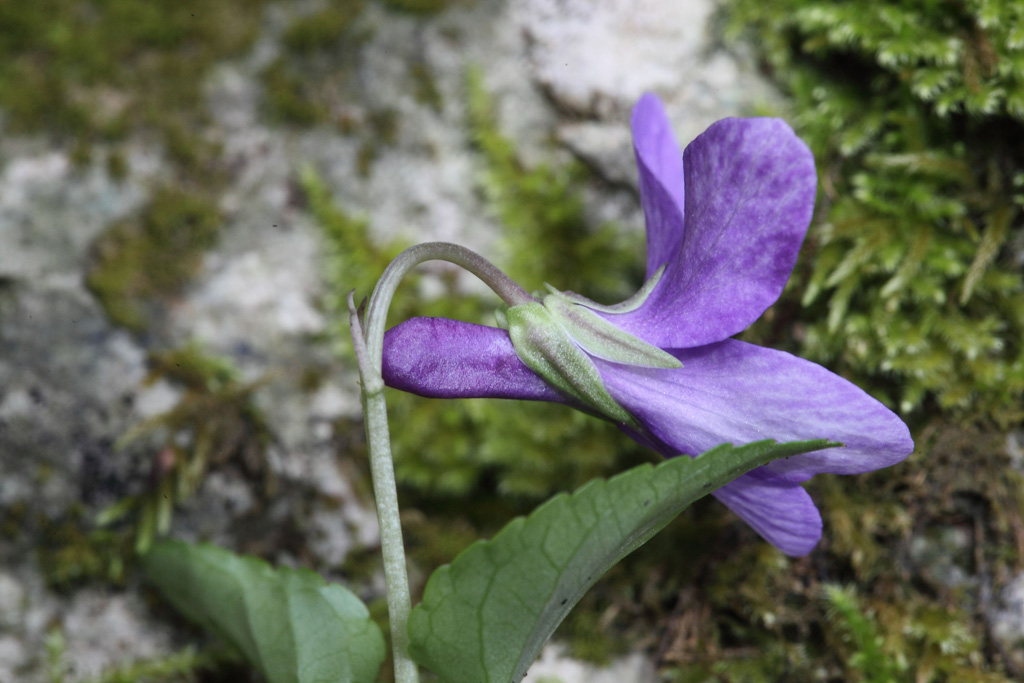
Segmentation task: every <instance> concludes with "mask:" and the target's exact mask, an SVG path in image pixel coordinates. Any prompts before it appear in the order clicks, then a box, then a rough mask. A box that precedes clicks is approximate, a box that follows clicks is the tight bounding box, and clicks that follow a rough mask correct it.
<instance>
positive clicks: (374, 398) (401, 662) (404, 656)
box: [348, 242, 533, 683]
mask: <svg viewBox="0 0 1024 683" xmlns="http://www.w3.org/2000/svg"><path fill="white" fill-rule="evenodd" d="M432 260H442V261H449V262H451V263H454V264H456V265H458V266H462V267H463V268H465V269H466V270H468V271H469V272H471V273H473V274H474V275H476V276H477V277H479V278H480V279H481V280H483V281H484V282H485V283H487V284H488V285H489V286H490V287H491V289H493V290H494V291H495V292H496V293H497V294H498V296H500V297H501V298H502V299H503V300H504V301H505V302H506V303H508V304H509V305H510V306H515V305H517V304H522V303H526V302H528V301H533V297H531V296H530V295H529V294H527V293H526V291H525V290H524V289H523V288H522V287H520V286H519V285H517V284H516V283H515V282H513V281H512V280H511V279H509V277H508V276H507V275H505V274H504V273H503V272H501V271H500V270H498V268H497V267H495V266H494V265H493V264H492V263H490V262H489V261H487V260H486V259H484V258H483V257H482V256H480V255H479V254H476V253H474V252H472V251H470V250H469V249H466V248H465V247H460V246H459V245H457V244H449V243H447V242H427V243H424V244H418V245H416V246H414V247H410V248H409V249H406V250H405V251H403V252H402V253H401V254H399V255H398V256H397V257H396V258H395V260H394V261H392V262H391V263H390V264H389V265H388V267H387V268H386V269H385V270H384V274H383V275H382V276H381V278H380V280H379V281H378V282H377V286H376V287H374V289H373V294H372V295H371V296H370V301H369V304H367V307H366V331H365V334H364V332H363V326H362V324H361V323H360V320H359V312H358V311H357V309H356V305H355V299H354V297H353V294H352V293H349V295H348V309H349V322H350V324H351V326H352V343H353V344H354V346H355V351H356V362H357V363H358V365H359V378H360V380H361V382H362V388H363V416H364V423H365V427H366V444H367V450H368V451H369V456H370V474H371V476H372V478H373V495H374V498H375V500H376V505H377V521H378V524H379V525H380V544H381V553H382V554H383V556H384V580H385V582H386V584H387V600H388V615H389V617H390V620H391V648H392V654H393V656H394V662H395V683H419V671H418V670H417V668H416V663H415V662H413V661H412V659H411V658H410V657H409V632H408V623H409V613H410V612H411V611H412V606H411V605H412V603H411V599H410V597H409V576H408V573H407V571H406V566H405V546H404V544H403V543H402V524H401V519H400V517H399V511H398V489H397V487H396V485H395V467H394V463H393V461H392V458H391V437H390V434H389V433H388V415H387V405H386V403H385V401H384V378H383V377H382V376H381V366H382V363H383V353H384V328H385V326H386V324H387V314H388V308H389V307H390V305H391V299H392V298H393V297H394V295H395V290H396V289H397V288H398V283H399V282H400V281H401V279H402V278H403V277H404V276H405V274H406V273H408V272H409V271H410V270H411V269H412V268H414V267H415V266H417V265H419V264H420V263H423V262H424V261H432Z"/></svg>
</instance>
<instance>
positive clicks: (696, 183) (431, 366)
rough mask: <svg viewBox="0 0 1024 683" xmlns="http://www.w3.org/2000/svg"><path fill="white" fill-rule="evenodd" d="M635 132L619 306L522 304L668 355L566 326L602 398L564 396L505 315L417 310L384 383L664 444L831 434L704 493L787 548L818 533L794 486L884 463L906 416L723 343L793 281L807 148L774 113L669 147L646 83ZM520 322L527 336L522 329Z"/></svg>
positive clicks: (906, 443)
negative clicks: (592, 422)
mask: <svg viewBox="0 0 1024 683" xmlns="http://www.w3.org/2000/svg"><path fill="white" fill-rule="evenodd" d="M632 129H633V146H634V151H635V153H636V159H637V165H638V167H639V173H640V199H641V204H642V206H643V211H644V216H645V219H646V223H647V277H648V278H649V279H648V283H647V284H646V285H645V287H644V289H643V290H641V292H640V293H639V294H638V295H637V297H634V298H633V299H631V300H630V301H629V302H624V303H623V304H620V305H619V306H600V305H598V304H596V303H594V302H590V301H588V300H586V299H584V298H583V297H580V296H579V295H576V294H573V293H559V292H557V291H554V290H552V291H553V294H552V295H551V296H548V297H544V299H543V302H540V301H538V302H537V303H530V304H525V305H524V307H537V309H538V310H541V309H542V308H543V309H544V310H547V309H550V310H552V311H555V313H556V317H557V312H558V310H562V311H563V312H564V311H569V314H568V315H569V318H566V317H565V316H563V317H561V318H558V320H560V321H562V322H564V321H566V320H568V321H569V323H572V322H573V321H575V320H576V319H577V314H578V316H579V318H580V319H584V323H583V328H579V329H584V328H586V327H587V323H586V322H585V321H586V320H590V321H595V320H596V319H597V318H600V319H601V320H604V321H607V322H608V323H611V325H610V326H606V327H608V328H609V329H613V330H615V331H616V332H615V334H618V335H619V336H620V337H621V338H622V339H624V340H625V341H626V343H627V344H631V345H632V346H631V348H640V354H641V356H643V354H644V351H643V348H649V349H651V351H652V352H653V353H654V354H659V353H662V351H664V352H667V353H666V354H662V355H663V356H665V357H666V358H668V361H669V363H665V362H664V361H659V360H657V359H655V360H650V361H649V360H645V359H646V358H649V357H650V355H648V356H644V357H642V358H640V360H625V361H624V360H623V359H622V357H619V356H616V355H615V353H611V354H606V353H603V352H602V351H601V350H600V349H596V350H595V347H594V345H592V344H590V343H589V340H592V339H595V338H596V337H594V336H593V335H590V334H589V331H588V330H587V329H584V332H585V333H586V334H585V335H578V334H576V333H575V331H574V330H575V329H577V328H573V327H572V325H571V324H569V326H568V327H567V328H566V329H568V335H566V334H565V330H562V332H561V334H562V336H561V337H559V340H562V341H559V342H558V344H556V345H557V346H559V348H563V347H565V346H567V345H568V346H573V345H572V344H566V343H564V340H567V339H568V340H571V341H573V342H576V345H575V346H573V350H572V352H573V353H574V354H576V355H577V356H579V358H576V360H575V362H577V363H583V364H585V365H587V368H588V370H587V371H588V372H592V370H591V369H590V367H591V364H592V368H593V369H596V374H593V377H595V378H599V379H598V380H597V383H598V385H599V386H598V387H597V388H596V392H597V393H598V394H600V395H603V396H605V397H606V403H605V404H599V403H598V402H596V401H595V400H591V399H590V397H591V395H592V394H591V393H587V391H586V390H584V392H583V393H579V392H576V391H575V389H574V387H575V386H576V384H573V380H571V379H570V380H567V381H569V382H570V385H571V386H570V385H566V384H564V383H563V384H559V382H558V381H551V379H552V376H551V375H550V374H549V373H547V372H544V374H545V376H546V377H547V378H548V379H547V380H545V379H543V378H542V377H541V375H539V374H538V372H541V371H542V370H538V367H541V366H543V365H544V363H545V362H546V361H545V360H544V359H541V361H540V365H538V364H537V363H536V362H530V364H529V365H527V363H524V360H522V359H521V358H526V359H527V360H529V358H530V357H529V356H528V355H527V354H522V352H523V351H524V348H523V342H522V341H521V340H522V339H523V337H522V335H520V337H519V338H518V339H519V340H520V341H517V342H516V344H515V345H514V344H513V338H515V328H514V327H513V328H512V329H513V335H512V337H510V332H509V331H506V330H504V329H499V328H494V327H486V326H482V325H474V324H470V323H465V322H459V321H455V320H448V319H445V318H414V319H412V320H408V321H406V322H404V323H402V324H401V325H398V326H397V327H395V328H393V329H391V330H389V331H388V332H387V334H386V336H385V343H384V360H383V376H384V380H385V382H386V383H387V385H388V386H391V387H395V388H397V389H402V390H404V391H409V392H412V393H415V394H419V395H422V396H429V397H438V398H472V397H484V398H514V399H526V400H537V401H553V402H558V403H567V404H569V405H574V406H576V407H579V408H583V409H587V410H590V411H591V412H598V413H600V414H603V416H604V417H607V418H608V419H611V420H613V421H615V422H616V423H617V424H618V425H619V427H620V428H621V429H622V430H623V431H625V432H626V433H627V434H629V435H630V436H631V437H633V438H634V439H636V440H637V441H639V442H640V443H643V444H645V445H648V446H650V447H652V448H655V449H656V450H658V451H659V452H660V453H662V454H663V455H665V456H666V457H674V456H677V455H680V454H687V455H695V454H698V453H702V452H703V451H705V450H707V449H709V448H711V447H713V446H716V445H718V444H720V443H724V442H731V443H734V444H741V443H747V442H750V441H757V440H760V439H768V438H771V439H776V440H778V441H798V440H804V439H816V438H824V439H830V440H832V441H839V442H842V443H843V444H845V447H843V448H836V449H829V450H825V451H817V452H815V453H808V454H805V455H801V456H794V457H791V458H788V459H785V460H782V461H776V462H774V463H771V464H769V465H767V466H765V467H761V468H758V469H757V470H754V471H753V472H750V473H749V474H747V475H745V476H743V477H740V478H739V479H736V480H735V481H733V482H732V483H730V484H728V485H726V486H724V487H722V488H721V489H719V490H717V491H715V492H714V495H715V497H717V498H718V499H719V500H720V501H721V502H723V503H725V504H726V505H727V506H728V507H730V508H731V509H732V510H733V511H734V512H735V513H736V514H738V515H739V516H740V517H741V518H743V519H744V520H745V521H746V522H747V523H748V524H750V525H751V526H752V527H753V528H754V529H755V530H756V531H757V532H758V533H760V534H761V535H762V536H763V537H764V538H765V539H767V540H768V541H769V542H771V543H772V544H774V545H775V546H776V547H778V548H779V549H780V550H782V551H783V552H784V553H786V554H788V555H804V554H806V553H808V552H810V551H811V549H812V548H814V546H815V545H816V544H817V542H818V540H819V538H820V537H821V516H820V514H819V512H818V510H817V508H816V507H815V505H814V503H813V501H812V500H811V498H810V496H809V495H808V494H807V492H806V491H805V490H804V489H803V487H802V486H801V485H800V483H801V482H803V481H806V480H807V479H809V478H811V477H812V476H814V475H815V474H818V473H820V472H833V473H837V474H858V473H862V472H869V471H871V470H876V469H879V468H882V467H888V466H889V465H893V464H895V463H897V462H900V461H901V460H903V459H904V458H906V457H907V455H909V454H910V452H911V451H912V450H913V448H914V444H913V441H912V440H911V438H910V433H909V431H908V429H907V427H906V425H905V424H904V423H903V422H902V421H901V420H900V419H899V418H898V417H897V416H896V415H895V414H893V413H892V412H891V411H890V410H888V409H887V408H886V407H884V406H883V405H882V404H881V403H879V402H878V401H876V400H875V399H873V398H871V397H870V396H868V395H867V394H866V393H864V392H863V391H862V390H861V389H859V388H858V387H856V386H854V385H853V384H851V383H850V382H848V381H846V380H845V379H843V378H841V377H839V376H837V375H834V374H832V373H831V372H829V371H828V370H826V369H824V368H822V367H821V366H818V365H816V364H814V363H811V362H809V361H806V360H803V359H800V358H797V357H795V356H792V355H790V354H788V353H784V352H782V351H776V350H773V349H767V348H762V347H759V346H754V345H752V344H747V343H744V342H741V341H737V340H734V339H730V337H731V336H732V335H735V334H737V333H738V332H741V331H742V330H744V329H745V328H746V327H747V326H748V325H750V324H751V323H753V322H754V321H755V320H756V319H757V318H758V317H760V316H761V314H762V313H763V312H764V311H765V309H767V308H768V307H769V306H770V305H771V304H772V303H774V302H775V301H776V299H778V297H779V295H780V294H781V292H782V289H783V287H784V286H785V284H786V281H787V280H788V279H789V275H790V272H791V271H792V269H793V265H794V263H795V262H796V257H797V252H798V251H799V249H800V244H801V242H802V241H803V238H804V234H805V232H806V231H807V226H808V224H809V223H810V220H811V214H812V211H813V208H814V196H815V189H816V183H817V180H816V175H815V170H814V159H813V157H812V155H811V152H810V151H809V150H808V149H807V146H806V145H804V143H803V142H802V141H801V140H800V139H799V138H797V137H796V135H795V134H794V133H793V131H792V130H791V129H790V128H789V126H788V125H787V124H786V123H785V122H783V121H781V120H779V119H769V118H748V119H738V118H731V119H724V120H722V121H719V122H717V123H715V124H713V125H712V126H711V127H710V128H708V130H707V131H705V132H704V133H703V134H702V135H700V136H699V137H697V139H696V140H694V141H693V142H692V143H690V145H689V146H688V147H687V148H686V151H685V153H683V154H680V152H679V146H678V144H677V142H676V140H675V137H674V136H673V134H672V131H671V128H670V124H669V121H668V118H667V116H666V115H665V112H664V109H663V107H662V104H661V102H660V101H659V100H658V98H657V97H655V96H654V95H650V94H648V95H645V96H644V97H643V98H641V100H640V101H639V102H638V103H637V105H636V107H635V108H634V110H633V117H632ZM551 297H555V299H551ZM549 303H550V304H551V305H549ZM555 304H557V307H556V306H555ZM519 308H521V307H520V306H516V307H513V308H512V309H509V313H510V314H511V313H512V312H513V311H516V309H519ZM544 310H541V313H542V314H543V315H547V313H544ZM510 320H511V316H510ZM595 325H596V326H592V327H594V329H596V328H597V327H601V326H603V325H604V323H602V322H600V321H597V322H596V323H595ZM526 329H527V336H529V332H530V331H531V330H533V329H534V328H532V327H527V328H526ZM602 329H603V328H602ZM590 331H592V330H590ZM598 331H599V332H600V330H598ZM541 336H543V335H541ZM613 336H614V335H613ZM581 339H583V341H582V342H581V341H580V340H581ZM553 344H554V342H553ZM577 347H578V348H577ZM517 350H518V351H519V352H520V353H517ZM659 350H661V351H659ZM521 354H522V355H521ZM546 357H547V356H545V358H546ZM574 358H575V356H574ZM630 358H634V356H630ZM580 359H582V360H580ZM677 361H678V362H677ZM679 362H681V367H679ZM670 365H675V367H670ZM573 367H575V366H573ZM531 368H533V369H531ZM569 374H570V375H571V374H572V373H571V372H570V373H569ZM560 376H561V377H565V376H566V375H565V373H563V374H562V375H560ZM556 379H557V378H556ZM584 384H585V382H584ZM556 386H557V387H558V388H556ZM567 386H568V390H567V389H566V387H567ZM607 401H611V403H610V404H608V403H607ZM603 405H610V409H605V408H602V407H599V406H603Z"/></svg>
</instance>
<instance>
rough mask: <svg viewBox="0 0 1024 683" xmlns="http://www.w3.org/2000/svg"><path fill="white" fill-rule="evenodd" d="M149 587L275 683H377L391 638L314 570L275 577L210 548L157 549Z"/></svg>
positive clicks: (253, 561) (256, 563) (151, 556)
mask: <svg viewBox="0 0 1024 683" xmlns="http://www.w3.org/2000/svg"><path fill="white" fill-rule="evenodd" d="M142 566H143V570H144V571H145V573H146V576H147V577H148V579H149V580H150V581H151V582H152V583H154V584H155V585H156V586H157V587H158V588H159V589H160V590H161V592H163V594H164V596H165V597H166V598H167V599H168V600H169V601H170V602H171V604H173V605H174V606H175V607H176V608H178V610H180V611H181V612H182V613H183V614H184V615H185V616H187V617H188V618H189V619H191V620H193V621H195V622H197V623H199V624H201V625H202V626H205V627H206V628H208V629H209V630H211V631H213V632H214V633H216V634H217V635H219V636H220V637H222V638H223V639H224V640H226V641H227V642H229V643H230V644H231V645H233V646H234V647H236V648H238V650H239V651H241V653H242V654H243V655H245V657H246V659H248V660H249V662H250V663H251V664H252V665H253V666H254V667H256V668H257V669H259V671H260V672H261V673H262V674H263V675H264V676H265V677H266V679H267V680H268V681H269V683H373V681H375V680H376V679H377V672H378V670H379V669H380V665H381V663H382V662H383V661H384V657H385V650H384V636H383V635H382V634H381V631H380V629H379V628H378V627H377V625H376V624H375V623H373V622H372V621H371V620H370V614H369V612H368V611H367V609H366V606H365V605H364V604H363V603H362V601H361V600H360V599H359V598H357V597H356V596H355V595H353V594H352V593H351V592H350V591H349V590H348V589H346V588H344V587H342V586H340V585H338V584H332V583H327V582H326V581H324V579H323V578H322V577H321V576H320V575H319V574H317V573H315V572H312V571H309V570H307V569H288V568H286V567H282V568H279V569H276V570H275V569H273V568H271V567H270V565H268V564H267V563H266V562H263V561H262V560H259V559H257V558H255V557H247V556H242V555H235V554H233V553H231V552H228V551H227V550H224V549H222V548H217V547H215V546H211V545H189V544H187V543H181V542H179V541H160V542H157V543H154V544H153V546H152V548H150V550H149V552H147V553H146V554H145V555H143V556H142Z"/></svg>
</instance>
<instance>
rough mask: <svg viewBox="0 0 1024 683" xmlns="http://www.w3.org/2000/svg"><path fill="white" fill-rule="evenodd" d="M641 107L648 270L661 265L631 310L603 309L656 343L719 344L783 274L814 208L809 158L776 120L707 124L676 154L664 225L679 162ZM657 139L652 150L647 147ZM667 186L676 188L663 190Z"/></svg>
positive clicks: (650, 109) (761, 306)
mask: <svg viewBox="0 0 1024 683" xmlns="http://www.w3.org/2000/svg"><path fill="white" fill-rule="evenodd" d="M652 98H653V96H652ZM645 101H646V98H645V100H644V101H642V103H644V102H645ZM638 106H639V105H638ZM642 111H643V112H644V113H643V115H642V116H639V117H637V116H636V115H634V135H635V136H637V138H638V142H637V150H638V151H637V157H638V160H639V163H640V166H641V171H640V176H641V188H642V192H643V193H644V195H645V196H644V198H643V202H644V212H645V216H646V219H647V221H648V227H647V230H648V240H649V241H650V244H649V245H648V268H647V270H648V274H650V273H651V271H652V268H651V265H652V258H653V259H654V260H655V261H656V260H659V259H665V260H666V261H667V263H668V265H667V267H666V270H665V273H664V275H663V276H662V279H661V281H660V282H659V283H658V285H657V287H655V289H654V291H653V292H652V293H651V295H650V297H649V298H648V299H647V301H646V302H645V303H644V304H643V305H642V306H641V307H640V308H638V309H637V310H635V311H632V312H630V313H623V314H605V315H606V317H608V319H609V320H611V321H612V322H614V323H615V324H616V325H618V326H619V327H621V328H622V329H624V330H626V331H627V332H630V333H632V334H634V335H636V336H638V337H640V338H642V339H644V340H646V341H648V342H650V343H652V344H654V345H656V346H660V347H662V348H688V347H693V346H700V345H703V344H709V343H713V342H717V341H721V340H723V339H726V338H728V337H730V336H732V335H734V334H736V333H737V332H740V331H742V330H744V329H746V327H747V326H749V325H750V323H752V322H754V321H755V320H757V318H758V317H760V315H761V314H762V313H763V312H764V311H765V309H766V308H768V306H770V305H771V304H772V303H774V302H775V300H776V299H778V297H779V294H780V293H781V292H782V288H783V287H784V286H785V284H786V280H788V279H789V275H790V273H791V272H792V270H793V265H794V264H795V263H796V257H797V253H798V252H799V250H800V245H801V243H802V242H803V238H804V234H805V233H806V231H807V226H808V224H809V223H810V220H811V215H812V213H813V210H814V195H815V190H816V185H817V179H816V175H815V171H814V157H813V156H812V155H811V152H810V150H809V149H808V148H807V146H806V145H805V144H804V143H803V142H802V141H801V140H800V139H799V138H798V137H796V135H795V134H794V133H793V131H792V129H791V128H790V127H789V126H788V125H787V124H786V123H785V122H784V121H782V120H780V119H766V118H751V119H724V120H722V121H719V122H717V123H715V124H712V126H711V127H710V128H708V129H707V130H706V131H705V132H704V133H702V134H701V135H700V136H699V137H697V139H695V140H694V141H693V142H692V143H690V145H689V146H688V147H687V148H686V152H685V153H684V155H683V168H684V178H685V185H686V193H685V199H684V209H685V211H684V212H683V213H684V215H685V221H684V222H683V223H680V224H679V226H678V227H677V228H673V226H674V225H675V221H676V218H675V214H674V213H673V212H672V210H671V206H670V202H673V201H678V199H679V198H681V197H682V195H683V192H682V184H681V183H680V182H679V179H678V177H677V176H678V168H677V167H676V166H675V165H674V164H672V163H670V161H669V159H671V157H672V155H673V154H675V153H676V149H677V148H676V147H675V144H674V141H672V140H671V136H670V135H669V134H668V133H667V132H665V127H666V126H667V125H668V124H667V122H665V121H664V120H663V117H664V113H663V112H661V110H660V108H658V107H655V106H654V105H653V104H651V103H650V102H647V103H646V104H645V105H644V109H643V110H642ZM637 118H639V119H640V121H641V122H642V123H643V125H638V123H637V120H636V119H637ZM638 130H639V131H640V132H639V133H638ZM666 138H668V140H667V141H665V139H666ZM659 140H661V141H662V142H661V143H660V144H662V145H664V148H665V150H666V151H663V152H661V153H657V152H655V151H653V150H652V149H651V147H653V146H654V145H655V144H657V141H659ZM645 177H646V178H647V179H646V180H644V178H645ZM674 186H678V188H679V189H678V190H674V189H666V188H672V187H674ZM673 193H675V194H673ZM671 230H674V231H675V232H673V233H672V235H669V234H668V232H669V231H671ZM652 236H653V237H652ZM673 239H676V240H679V244H678V246H677V247H674V246H673V244H674V242H673ZM659 265H660V264H659ZM656 267H657V266H655V268H656Z"/></svg>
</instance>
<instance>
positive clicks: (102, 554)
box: [36, 507, 132, 591]
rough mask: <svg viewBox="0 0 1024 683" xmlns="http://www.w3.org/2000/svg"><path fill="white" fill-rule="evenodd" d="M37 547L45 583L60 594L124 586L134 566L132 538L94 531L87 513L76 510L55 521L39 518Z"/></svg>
mask: <svg viewBox="0 0 1024 683" xmlns="http://www.w3.org/2000/svg"><path fill="white" fill-rule="evenodd" d="M38 522H39V533H40V536H39V537H40V539H41V541H40V543H39V544H38V545H37V546H36V554H37V557H38V560H39V569H40V572H41V574H42V577H43V580H44V581H45V582H46V584H47V585H48V586H49V587H50V588H52V589H54V590H60V591H67V590H71V589H73V588H75V587H77V586H80V585H82V584H85V583H95V582H101V583H107V584H113V585H123V583H124V581H125V576H126V574H125V569H126V567H127V566H128V565H129V564H130V563H131V547H132V546H131V539H130V538H129V537H127V536H125V535H124V534H121V533H118V532H115V531H109V530H106V529H94V528H92V523H91V520H89V519H87V517H86V514H85V512H84V510H82V509H81V508H78V507H75V508H72V509H71V510H69V511H68V512H67V513H66V514H65V515H63V516H61V517H59V518H55V519H40V520H38Z"/></svg>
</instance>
